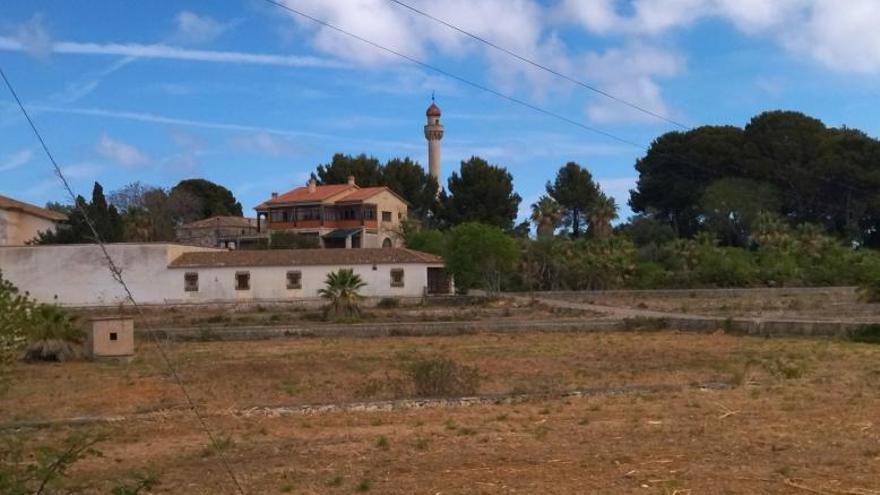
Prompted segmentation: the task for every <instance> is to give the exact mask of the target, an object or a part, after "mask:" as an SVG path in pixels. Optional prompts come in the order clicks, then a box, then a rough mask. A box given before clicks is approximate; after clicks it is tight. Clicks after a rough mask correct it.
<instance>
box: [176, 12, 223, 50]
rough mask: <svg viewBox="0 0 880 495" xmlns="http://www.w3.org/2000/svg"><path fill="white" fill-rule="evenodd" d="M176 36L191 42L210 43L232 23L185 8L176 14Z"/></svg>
mask: <svg viewBox="0 0 880 495" xmlns="http://www.w3.org/2000/svg"><path fill="white" fill-rule="evenodd" d="M174 25H175V28H176V32H175V34H174V38H175V39H178V40H181V41H184V42H190V43H208V42H211V41H214V40H215V39H217V38H219V37H220V36H221V35H222V34H223V33H225V32H226V31H227V30H229V28H230V27H231V24H228V23H223V22H220V21H217V20H216V19H213V18H211V17H208V16H202V15H198V14H196V13H194V12H190V11H188V10H184V11H182V12H180V13H178V14H177V15H176V16H174Z"/></svg>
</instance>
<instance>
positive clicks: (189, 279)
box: [183, 272, 199, 292]
mask: <svg viewBox="0 0 880 495" xmlns="http://www.w3.org/2000/svg"><path fill="white" fill-rule="evenodd" d="M183 290H185V291H186V292H198V291H199V274H198V273H196V272H187V273H185V274H184V275H183Z"/></svg>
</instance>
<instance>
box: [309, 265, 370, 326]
mask: <svg viewBox="0 0 880 495" xmlns="http://www.w3.org/2000/svg"><path fill="white" fill-rule="evenodd" d="M324 285H325V286H326V287H324V288H323V289H321V290H319V291H318V294H319V295H320V296H321V297H322V298H324V299H327V301H329V302H328V304H327V307H326V308H324V317H325V318H330V317H332V318H334V319H338V318H354V317H357V316H360V314H361V309H360V307H359V306H358V303H360V301H361V300H362V299H363V296H361V295H360V293H359V292H358V291H359V290H361V289H363V288H364V287H366V286H367V283H366V282H364V281H363V279H361V276H360V275H356V274H355V273H354V270H352V269H351V268H340V269H339V270H338V271H335V272H330V273H328V274H327V279H326V280H324Z"/></svg>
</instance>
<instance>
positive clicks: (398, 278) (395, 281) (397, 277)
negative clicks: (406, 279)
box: [391, 268, 403, 287]
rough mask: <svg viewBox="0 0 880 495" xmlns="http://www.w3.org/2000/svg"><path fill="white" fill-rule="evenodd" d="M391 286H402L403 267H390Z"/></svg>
mask: <svg viewBox="0 0 880 495" xmlns="http://www.w3.org/2000/svg"><path fill="white" fill-rule="evenodd" d="M391 287H403V268H392V269H391Z"/></svg>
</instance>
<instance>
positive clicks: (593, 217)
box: [587, 193, 617, 239]
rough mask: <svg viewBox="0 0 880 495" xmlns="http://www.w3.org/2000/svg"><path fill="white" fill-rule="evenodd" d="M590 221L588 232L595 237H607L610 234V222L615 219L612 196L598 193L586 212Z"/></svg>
mask: <svg viewBox="0 0 880 495" xmlns="http://www.w3.org/2000/svg"><path fill="white" fill-rule="evenodd" d="M587 218H588V219H589V221H590V232H591V234H592V236H593V237H594V238H596V239H607V238H608V237H610V236H611V222H613V221H614V220H616V219H617V203H615V202H614V198H612V197H611V196H606V195H605V194H604V193H600V194H599V197H598V198H596V201H594V202H593V205H592V206H591V207H590V210H589V211H588V212H587Z"/></svg>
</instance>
